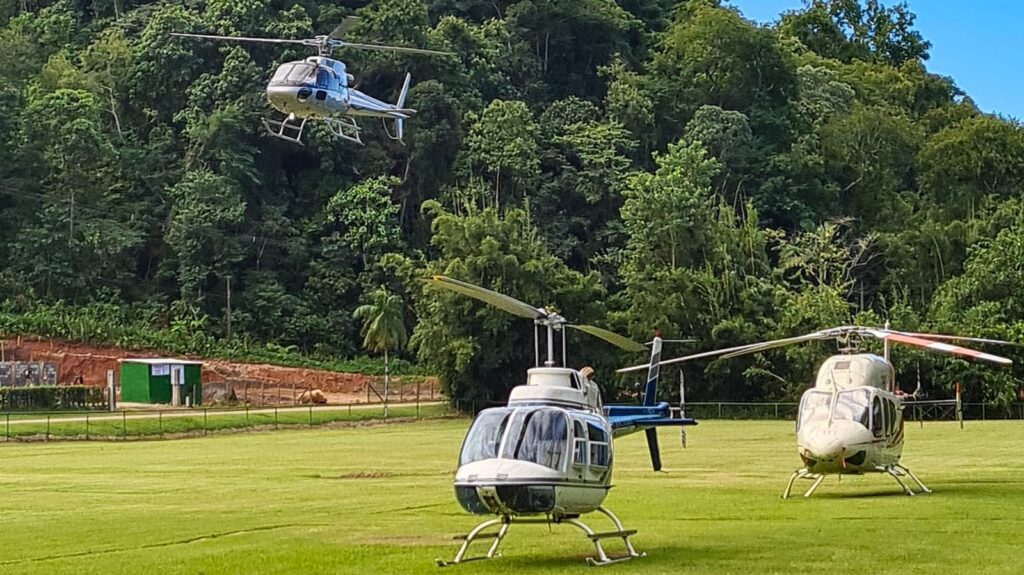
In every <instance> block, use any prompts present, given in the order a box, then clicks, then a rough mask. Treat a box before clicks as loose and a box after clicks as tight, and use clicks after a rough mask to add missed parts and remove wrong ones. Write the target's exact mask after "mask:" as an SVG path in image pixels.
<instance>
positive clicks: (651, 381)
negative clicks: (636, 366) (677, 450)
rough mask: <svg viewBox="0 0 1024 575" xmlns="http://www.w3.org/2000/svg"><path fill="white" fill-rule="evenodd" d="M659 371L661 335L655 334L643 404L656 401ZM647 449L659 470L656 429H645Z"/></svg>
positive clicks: (653, 464)
mask: <svg viewBox="0 0 1024 575" xmlns="http://www.w3.org/2000/svg"><path fill="white" fill-rule="evenodd" d="M659 373H661V336H658V335H655V336H654V341H652V342H651V365H650V367H648V368H647V383H646V384H645V385H644V405H654V404H655V403H657V401H658V374H659ZM644 433H645V434H646V435H647V449H648V450H650V452H651V465H652V466H653V467H654V470H655V471H661V450H660V449H659V448H658V429H657V428H655V427H651V428H649V429H645V430H644Z"/></svg>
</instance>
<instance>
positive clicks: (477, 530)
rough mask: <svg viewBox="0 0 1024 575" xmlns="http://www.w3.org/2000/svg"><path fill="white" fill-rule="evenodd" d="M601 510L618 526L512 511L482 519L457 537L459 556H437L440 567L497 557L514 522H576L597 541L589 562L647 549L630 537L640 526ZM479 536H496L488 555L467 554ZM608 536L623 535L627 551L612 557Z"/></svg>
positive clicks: (625, 557)
mask: <svg viewBox="0 0 1024 575" xmlns="http://www.w3.org/2000/svg"><path fill="white" fill-rule="evenodd" d="M597 511H598V512H599V513H601V514H603V515H604V516H605V517H607V518H608V519H609V520H611V522H612V524H613V525H614V526H615V529H614V530H613V531H606V532H600V533H599V532H596V531H594V530H593V529H591V527H590V526H589V525H587V524H586V523H584V522H582V521H580V520H579V519H578V518H576V517H555V518H553V519H537V518H524V519H518V518H515V517H512V516H509V515H504V516H502V517H498V518H495V519H488V520H487V521H483V522H481V523H480V524H479V525H477V526H476V527H474V528H473V530H472V531H470V532H469V533H468V534H467V535H460V536H458V537H456V538H455V539H456V540H462V546H461V547H459V552H458V553H456V554H455V559H453V560H451V561H445V560H443V559H435V562H436V563H437V566H438V567H449V566H452V565H458V564H460V563H466V562H467V561H478V560H481V559H493V558H494V557H495V556H496V555H497V551H498V545H500V544H501V541H502V539H504V538H505V535H506V534H507V533H508V528H509V527H510V526H511V525H512V524H513V523H520V524H529V523H534V524H551V523H555V524H567V525H572V526H573V527H576V528H578V529H580V530H581V531H583V533H584V534H585V535H586V537H587V538H588V539H590V541H591V543H593V544H594V550H595V551H596V555H597V556H596V557H587V563H588V564H589V565H591V566H600V565H610V564H612V563H620V562H622V561H628V560H630V559H634V558H636V557H643V556H644V555H646V554H645V553H638V552H637V550H636V549H635V548H634V547H633V543H632V542H631V541H630V540H629V538H630V537H632V536H633V535H635V534H636V529H626V528H625V527H623V525H622V521H620V520H619V518H618V517H617V516H616V515H615V514H614V513H612V512H611V511H610V510H608V509H606V508H605V507H603V506H602V507H598V508H597ZM495 525H501V527H500V528H499V529H498V531H496V532H490V533H485V532H484V531H486V530H487V529H488V528H490V527H494V526H495ZM478 539H485V540H486V539H493V541H492V542H491V546H490V547H489V548H488V549H487V553H486V554H484V555H477V556H472V557H466V552H467V551H468V550H469V546H470V544H471V543H473V541H476V540H478ZM605 539H622V542H623V544H624V545H625V546H626V552H625V554H624V555H620V556H615V557H611V556H609V555H608V553H607V552H606V551H605V549H604V546H603V545H602V543H601V542H602V541H603V540H605Z"/></svg>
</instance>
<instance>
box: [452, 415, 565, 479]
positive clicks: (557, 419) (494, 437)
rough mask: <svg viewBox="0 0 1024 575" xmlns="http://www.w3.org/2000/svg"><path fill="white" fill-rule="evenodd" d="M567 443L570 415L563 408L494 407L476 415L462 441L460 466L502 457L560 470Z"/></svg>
mask: <svg viewBox="0 0 1024 575" xmlns="http://www.w3.org/2000/svg"><path fill="white" fill-rule="evenodd" d="M502 444H504V447H502ZM568 445H569V417H568V416H567V415H566V414H565V412H564V411H561V410H558V409H551V408H527V409H523V408H518V409H517V408H509V407H495V408H492V409H485V410H483V411H481V412H480V414H479V415H477V417H476V420H475V421H474V422H473V426H472V427H471V428H470V430H469V433H468V434H466V440H465V441H464V442H463V444H462V453H461V455H460V456H459V465H465V464H467V463H472V462H474V461H480V460H482V459H493V458H496V457H502V458H504V459H517V460H519V461H529V462H531V463H537V464H539V465H543V466H545V467H550V468H552V469H561V467H562V461H563V460H564V458H565V454H566V452H567V450H568Z"/></svg>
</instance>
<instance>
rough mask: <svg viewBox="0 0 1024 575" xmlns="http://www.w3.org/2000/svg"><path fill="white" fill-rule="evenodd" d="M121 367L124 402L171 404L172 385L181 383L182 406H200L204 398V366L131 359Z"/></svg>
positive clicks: (192, 362)
mask: <svg viewBox="0 0 1024 575" xmlns="http://www.w3.org/2000/svg"><path fill="white" fill-rule="evenodd" d="M119 362H120V364H121V401H131V402H135V403H171V404H173V403H174V402H173V401H172V400H173V399H175V393H174V389H173V388H172V387H171V382H172V381H175V382H179V383H178V385H179V386H180V387H179V389H178V394H177V399H178V405H198V404H199V403H201V402H202V397H203V383H202V379H203V362H201V361H192V360H189V359H175V358H166V357H164V358H138V357H127V358H124V359H121V360H119Z"/></svg>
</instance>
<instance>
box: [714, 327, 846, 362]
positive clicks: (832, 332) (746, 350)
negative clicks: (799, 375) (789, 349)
mask: <svg viewBox="0 0 1024 575" xmlns="http://www.w3.org/2000/svg"><path fill="white" fill-rule="evenodd" d="M849 331H851V330H849V329H847V328H833V329H826V330H822V331H815V332H812V333H808V334H804V335H798V336H795V337H786V338H783V339H775V340H772V341H764V342H761V343H754V344H750V345H748V346H744V347H743V348H742V349H738V350H735V351H731V352H728V353H724V354H722V359H728V358H732V357H738V356H741V355H747V354H750V353H757V352H759V351H766V350H769V349H775V348H777V347H784V346H787V345H793V344H796V343H804V342H805V341H814V340H818V339H833V338H835V337H837V336H839V335H842V334H844V333H847V332H849Z"/></svg>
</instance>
